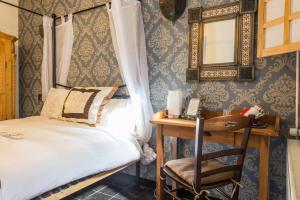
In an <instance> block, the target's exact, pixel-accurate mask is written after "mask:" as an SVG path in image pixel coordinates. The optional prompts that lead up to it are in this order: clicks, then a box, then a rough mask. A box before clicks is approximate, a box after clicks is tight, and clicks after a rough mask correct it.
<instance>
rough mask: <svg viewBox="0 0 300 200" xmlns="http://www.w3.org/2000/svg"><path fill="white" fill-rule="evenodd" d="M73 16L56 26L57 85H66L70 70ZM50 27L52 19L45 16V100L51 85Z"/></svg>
mask: <svg viewBox="0 0 300 200" xmlns="http://www.w3.org/2000/svg"><path fill="white" fill-rule="evenodd" d="M72 20H73V16H72V14H70V15H68V21H66V20H65V17H62V18H61V24H60V25H58V26H56V67H57V71H56V75H57V83H60V84H62V85H66V84H67V79H68V73H69V68H70V62H71V56H72V48H73V40H74V39H73V38H74V35H73V22H72ZM52 25H53V19H52V18H50V17H47V16H44V17H43V27H44V46H43V62H42V99H43V101H45V100H46V97H47V94H48V92H49V90H50V88H51V87H52V86H53V84H52V73H53V72H52V70H53V69H52V67H53V65H52V56H53V55H52V48H53V47H52V30H51V29H52Z"/></svg>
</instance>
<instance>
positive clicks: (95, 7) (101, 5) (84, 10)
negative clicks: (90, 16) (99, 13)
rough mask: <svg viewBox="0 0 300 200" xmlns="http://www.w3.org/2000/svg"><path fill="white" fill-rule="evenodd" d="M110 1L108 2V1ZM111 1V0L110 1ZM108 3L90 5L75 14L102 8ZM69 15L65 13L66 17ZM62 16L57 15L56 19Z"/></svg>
mask: <svg viewBox="0 0 300 200" xmlns="http://www.w3.org/2000/svg"><path fill="white" fill-rule="evenodd" d="M107 3H108V2H107ZM109 3H110V2H109ZM105 5H106V3H103V4H100V5H97V6H94V7H90V8H87V9H83V10H79V11H77V12H74V13H73V15H77V14H80V13H83V12H87V11H90V10H94V9H97V8H101V7H103V6H105ZM67 16H68V15H64V17H67ZM59 18H60V17H57V18H56V19H59Z"/></svg>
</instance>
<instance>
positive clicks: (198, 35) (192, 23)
mask: <svg viewBox="0 0 300 200" xmlns="http://www.w3.org/2000/svg"><path fill="white" fill-rule="evenodd" d="M256 10H257V3H256V0H240V1H239V2H235V3H230V4H225V5H221V6H216V7H210V8H202V7H197V8H191V9H189V11H188V22H189V67H188V69H187V72H186V78H187V81H188V82H199V81H205V80H206V81H212V80H216V81H217V80H237V81H251V80H254V75H255V66H254V28H255V25H254V24H255V12H256ZM228 19H236V33H235V34H236V36H235V48H236V49H235V52H236V53H235V55H234V57H235V58H234V62H230V63H218V64H209V65H203V64H202V63H203V61H202V60H203V58H202V54H203V42H202V41H203V34H204V24H205V23H207V22H218V21H225V20H228Z"/></svg>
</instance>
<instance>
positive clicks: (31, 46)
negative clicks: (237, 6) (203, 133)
mask: <svg viewBox="0 0 300 200" xmlns="http://www.w3.org/2000/svg"><path fill="white" fill-rule="evenodd" d="M231 1H232V0H231ZM231 1H230V0H188V7H196V6H213V5H220V4H223V3H228V2H231ZM102 2H103V1H101V0H54V1H53V0H20V5H22V6H24V7H26V8H30V9H33V10H36V11H39V12H42V13H45V14H48V15H50V14H51V13H52V12H55V13H56V14H57V15H62V14H67V13H70V12H74V11H77V10H80V9H83V8H88V7H90V6H93V5H97V4H100V3H102ZM142 9H143V17H144V22H145V32H146V43H147V51H148V63H149V68H150V71H149V75H150V89H151V100H152V104H153V107H154V110H155V111H158V110H160V109H162V108H165V107H166V95H167V91H168V90H169V89H182V90H184V91H186V93H187V94H191V95H193V96H200V95H201V96H204V97H205V102H204V106H205V107H206V108H209V109H212V110H220V111H221V110H222V109H224V108H225V109H228V108H230V109H233V108H242V107H244V106H248V105H253V104H258V105H261V106H262V107H263V108H264V109H265V110H266V111H267V112H268V113H271V114H278V115H280V116H281V118H282V125H283V127H282V131H281V132H282V134H283V135H284V134H286V133H287V129H288V128H289V127H292V126H294V123H293V119H294V114H295V113H294V109H295V108H294V103H295V102H294V99H295V62H296V61H295V55H294V54H286V55H282V56H275V57H270V58H267V59H256V80H255V81H253V82H243V83H241V82H225V81H217V82H201V83H198V84H188V83H186V82H185V70H186V68H187V66H188V23H187V10H186V11H185V13H184V15H183V16H182V17H181V18H180V19H179V20H178V21H177V22H176V23H175V24H172V23H171V22H170V21H168V20H165V19H164V18H163V17H162V15H161V14H160V10H159V1H158V0H142ZM19 17H20V20H19V46H20V47H19V48H20V49H19V52H20V112H21V113H20V114H21V116H22V117H26V116H31V115H37V114H39V112H40V109H41V103H40V102H39V101H38V94H39V93H41V82H40V66H41V62H42V48H43V45H42V37H41V36H40V26H41V24H42V19H41V17H38V16H34V15H32V14H28V13H26V12H24V11H21V12H20V16H19ZM74 31H75V40H74V41H75V43H74V48H73V55H72V61H71V70H70V73H69V78H68V82H69V85H72V86H75V85H81V86H91V85H92V86H93V85H112V84H117V83H121V82H122V80H121V76H120V73H119V70H118V65H117V61H116V58H115V55H114V50H113V47H112V41H111V37H110V30H109V24H108V17H107V14H106V10H105V8H100V9H98V10H94V11H91V12H88V13H84V14H81V15H78V16H75V17H74ZM153 138H154V137H153ZM154 141H155V140H153V139H152V141H151V144H152V146H155V142H154ZM220 148H226V147H225V146H223V145H216V144H214V145H212V144H206V145H205V149H206V150H207V151H213V150H215V149H220ZM166 149H167V152H166V153H167V155H166V156H167V158H168V157H169V156H170V145H169V140H167V141H166ZM192 152H193V144H192V143H191V142H187V141H181V142H180V154H181V155H182V156H189V155H191V154H192ZM270 154H271V155H270V158H271V161H270V162H271V168H270V177H271V180H270V199H272V200H273V199H276V200H284V199H285V188H286V187H285V179H286V173H285V170H286V166H285V162H286V155H285V154H286V141H285V139H284V138H283V137H282V138H280V139H273V140H272V145H271V151H270ZM258 162H259V152H258V151H257V150H255V149H249V151H248V154H247V159H246V161H245V167H244V174H243V183H242V184H243V185H244V186H245V189H242V192H241V196H240V197H241V199H243V200H251V199H258V176H259V173H258V170H259V169H258ZM154 172H155V166H154V165H150V166H147V167H144V166H143V167H142V173H143V176H144V177H146V178H149V179H154V174H155V173H154Z"/></svg>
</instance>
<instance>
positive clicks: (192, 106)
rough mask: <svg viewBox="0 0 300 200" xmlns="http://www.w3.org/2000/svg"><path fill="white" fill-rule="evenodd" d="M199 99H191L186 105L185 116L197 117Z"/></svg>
mask: <svg viewBox="0 0 300 200" xmlns="http://www.w3.org/2000/svg"><path fill="white" fill-rule="evenodd" d="M199 104H200V99H197V98H192V99H191V100H190V103H189V105H188V110H187V112H186V114H187V115H191V116H195V115H197V112H198V109H199Z"/></svg>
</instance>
